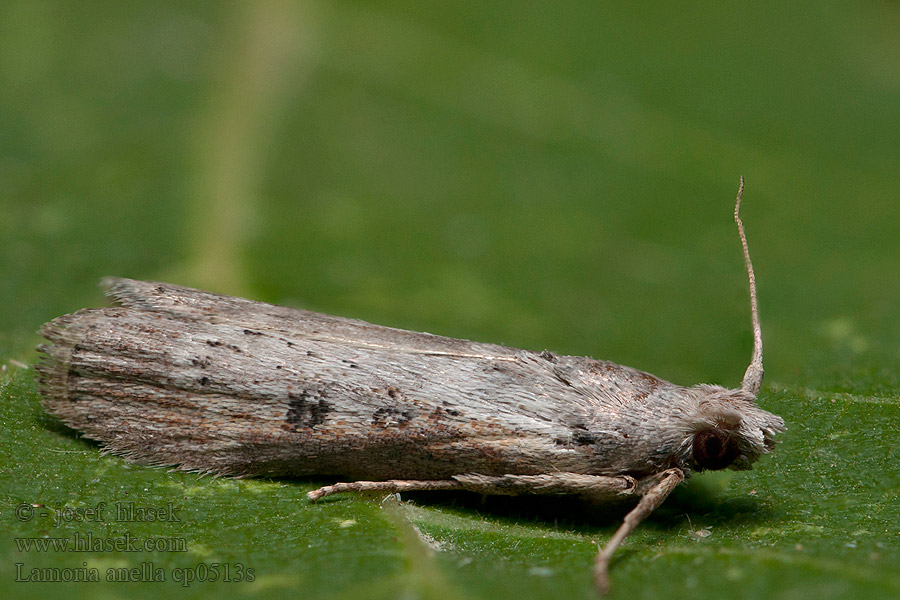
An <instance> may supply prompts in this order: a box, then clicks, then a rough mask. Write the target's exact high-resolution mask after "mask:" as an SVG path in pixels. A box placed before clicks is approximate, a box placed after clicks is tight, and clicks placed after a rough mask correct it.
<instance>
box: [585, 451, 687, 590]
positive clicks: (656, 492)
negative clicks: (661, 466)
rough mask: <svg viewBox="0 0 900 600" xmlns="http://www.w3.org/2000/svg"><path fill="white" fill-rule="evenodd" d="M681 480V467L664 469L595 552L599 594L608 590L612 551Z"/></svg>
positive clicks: (595, 576) (596, 579) (682, 474)
mask: <svg viewBox="0 0 900 600" xmlns="http://www.w3.org/2000/svg"><path fill="white" fill-rule="evenodd" d="M682 481H684V473H683V472H682V471H681V469H669V470H668V471H664V472H663V473H662V478H661V479H660V480H659V482H658V483H657V484H656V485H654V486H653V487H651V488H650V489H648V490H647V491H646V492H644V494H643V496H641V499H640V501H639V502H638V503H637V506H635V507H634V508H633V509H632V510H631V512H629V513H628V514H627V515H625V520H624V521H623V522H622V524H621V525H620V526H619V529H618V530H616V533H615V534H614V535H613V536H612V538H610V540H609V541H608V542H607V543H606V546H604V547H603V548H602V549H601V550H600V551H599V552H598V553H597V557H596V558H595V559H594V585H596V586H597V591H598V592H599V593H600V594H601V595H603V594H606V592H608V591H609V561H610V558H612V555H613V552H615V551H616V548H618V547H619V546H620V545H621V544H622V542H623V541H624V540H625V538H626V537H628V534H630V533H631V532H632V531H634V529H635V527H637V526H638V525H639V524H640V522H641V521H643V520H644V519H645V518H647V516H648V515H650V513H652V512H653V511H654V510H656V509H657V507H659V505H660V504H662V503H663V501H664V500H665V499H666V498H667V497H668V496H669V494H670V493H672V490H674V489H675V488H676V487H677V486H678V484H679V483H681V482H682Z"/></svg>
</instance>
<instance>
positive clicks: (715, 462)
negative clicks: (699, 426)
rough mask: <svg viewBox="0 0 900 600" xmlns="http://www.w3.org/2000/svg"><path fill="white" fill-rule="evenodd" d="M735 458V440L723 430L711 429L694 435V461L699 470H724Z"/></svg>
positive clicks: (736, 446)
mask: <svg viewBox="0 0 900 600" xmlns="http://www.w3.org/2000/svg"><path fill="white" fill-rule="evenodd" d="M737 457H738V443H737V440H736V439H734V438H733V437H732V436H731V435H729V433H728V432H727V431H725V430H724V429H719V428H718V427H713V428H712V429H704V430H703V431H700V432H698V433H696V434H694V461H696V463H697V465H698V466H699V467H700V468H701V469H708V470H710V471H717V470H719V469H724V468H725V467H727V466H728V465H730V464H731V463H733V462H734V459H736V458H737Z"/></svg>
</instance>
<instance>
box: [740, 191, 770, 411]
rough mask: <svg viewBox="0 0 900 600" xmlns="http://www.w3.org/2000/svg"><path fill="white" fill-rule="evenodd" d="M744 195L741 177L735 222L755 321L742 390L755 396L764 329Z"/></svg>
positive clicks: (751, 312)
mask: <svg viewBox="0 0 900 600" xmlns="http://www.w3.org/2000/svg"><path fill="white" fill-rule="evenodd" d="M743 193H744V176H743V175H741V185H740V187H739V188H738V193H737V201H736V202H735V203H734V222H735V223H737V226H738V233H739V234H740V236H741V246H743V248H744V264H746V265H747V279H749V281H750V317H751V319H752V320H753V356H752V357H751V359H750V366H748V367H747V371H746V372H745V373H744V380H743V381H742V382H741V389H742V390H744V391H745V392H750V393H751V394H753V395H754V396H756V395H757V394H758V393H759V386H760V385H762V379H763V372H764V371H763V362H762V329H761V328H760V326H759V306H758V305H757V303H756V276H755V275H754V274H753V263H752V262H750V248H749V247H748V246H747V234H745V233H744V224H743V222H741V195H742V194H743Z"/></svg>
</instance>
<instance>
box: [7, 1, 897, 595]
mask: <svg viewBox="0 0 900 600" xmlns="http://www.w3.org/2000/svg"><path fill="white" fill-rule="evenodd" d="M741 174H743V175H744V176H745V177H746V180H747V188H746V192H745V195H744V200H745V205H744V210H743V216H744V221H745V224H746V226H747V229H748V236H749V238H750V239H749V241H750V248H751V253H752V256H753V258H754V263H755V266H756V270H757V278H758V282H759V293H760V306H761V313H762V314H761V316H762V322H763V328H764V332H763V333H764V337H765V341H766V354H765V358H766V368H767V379H766V384H765V386H764V389H763V392H762V393H761V396H760V403H761V404H762V405H763V406H765V407H766V408H768V409H770V410H773V411H776V412H779V414H782V415H783V416H784V417H785V420H786V421H787V423H788V427H789V430H788V432H787V433H786V434H785V435H784V436H783V439H784V443H783V444H782V445H781V446H780V447H779V448H778V449H777V451H776V453H775V454H774V455H773V456H771V457H767V458H766V459H764V460H763V461H762V462H761V463H760V464H759V468H757V469H756V470H754V471H752V472H748V473H738V474H733V473H725V474H709V475H704V476H703V477H698V478H696V480H694V481H692V482H691V483H690V485H688V486H687V487H686V488H685V489H684V490H681V491H680V492H679V494H678V495H677V496H676V497H675V498H674V499H673V502H672V503H671V504H672V506H670V507H668V508H667V509H666V510H662V511H660V513H659V514H658V515H656V516H654V517H653V518H652V519H651V520H650V522H648V523H646V524H645V525H644V526H642V528H641V530H640V531H639V532H638V533H637V534H635V535H634V536H633V537H632V538H631V539H629V541H628V542H627V544H626V547H625V548H624V549H623V551H622V552H621V553H620V556H619V558H618V559H617V560H616V561H615V562H614V565H613V586H614V589H613V597H630V598H637V597H648V598H649V597H666V596H669V595H671V596H672V597H675V596H684V595H685V594H691V596H692V597H696V598H702V597H706V595H709V596H711V597H721V596H722V595H728V596H732V597H748V598H753V597H760V598H761V597H766V598H801V597H811V596H813V595H815V596H818V597H821V598H838V597H851V596H852V595H853V594H858V595H859V597H867V598H872V597H879V598H881V597H891V596H893V597H898V596H900V576H898V575H897V574H896V573H898V572H900V553H898V544H900V534H898V529H900V507H898V505H900V467H898V460H897V459H898V453H897V450H896V448H897V447H898V445H900V428H898V426H897V423H898V418H900V392H898V390H900V376H898V368H897V367H898V358H900V331H898V323H900V303H898V298H900V277H898V271H900V268H898V267H900V235H898V234H900V202H898V183H900V7H898V5H897V4H896V3H889V2H875V3H872V2H858V3H850V2H846V3H825V4H823V3H813V2H798V3H774V2H768V3H753V4H752V5H751V4H744V5H740V6H735V5H732V4H726V3H711V2H706V3H693V4H678V5H674V4H671V3H661V2H660V3H641V4H640V5H638V6H630V5H619V4H612V3H610V4H602V5H599V4H598V3H594V2H565V3H557V4H549V3H532V2H493V3H484V2H468V1H457V2H431V3H420V4H417V5H414V6H410V5H409V4H408V3H400V2H289V1H277V0H271V1H265V2H263V1H259V2H195V3H183V2H160V1H157V2H153V3H139V2H118V1H115V2H113V1H109V2H90V3H64V2H46V1H40V0H37V1H34V0H32V1H24V0H10V1H6V2H4V3H3V4H2V6H0V244H2V253H0V273H2V280H0V306H2V310H0V359H2V361H3V363H4V366H3V369H4V371H3V373H2V375H0V377H2V379H0V385H2V399H0V424H2V428H3V434H2V435H3V437H2V438H0V439H2V442H0V445H2V448H3V455H2V456H3V462H4V464H2V465H0V497H2V498H3V505H2V508H3V510H2V514H0V518H2V519H3V523H4V531H9V532H11V533H9V534H5V535H7V539H4V540H2V542H0V577H2V580H3V581H4V582H5V583H4V587H5V588H6V590H7V591H6V593H7V594H10V593H11V594H12V595H13V596H14V597H30V596H34V597H37V596H41V597H47V595H51V596H53V595H62V594H65V595H66V596H69V597H81V595H85V596H88V595H89V596H91V597H122V596H125V595H129V596H133V595H138V596H141V595H147V596H155V595H157V594H159V593H166V594H170V595H173V596H177V597H189V596H192V595H194V596H203V595H208V594H209V593H212V592H215V593H217V594H225V595H235V596H242V597H256V596H262V595H265V594H267V593H275V592H279V593H292V594H293V595H301V596H303V597H341V598H357V597H359V598H362V597H376V596H377V597H439V598H443V597H447V598H486V597H497V598H505V597H514V596H521V595H522V594H523V593H524V594H527V595H529V596H531V597H547V598H549V597H557V596H558V595H560V594H568V595H569V596H571V597H590V594H591V587H590V577H589V565H590V561H591V557H592V555H593V553H594V550H595V546H594V544H593V542H594V541H596V542H603V541H604V540H605V539H607V538H608V537H609V535H610V534H611V533H612V531H613V530H614V528H615V525H616V522H617V519H618V518H619V517H620V516H621V513H616V514H614V515H612V516H603V514H606V513H604V511H602V510H601V511H599V512H600V513H603V514H601V515H600V516H596V513H597V511H593V512H592V511H591V510H586V509H585V507H583V506H581V505H577V504H576V505H574V506H573V505H572V504H568V503H563V504H560V505H559V506H560V507H561V508H559V509H558V510H556V511H555V512H554V509H553V507H552V506H550V507H548V506H547V505H546V504H545V503H542V502H540V501H538V502H536V503H535V504H529V503H527V502H517V503H513V504H512V506H508V505H506V504H499V505H498V504H492V503H491V502H492V501H490V500H489V501H487V502H488V503H487V504H486V505H480V504H478V501H477V500H475V501H474V503H473V501H472V500H471V499H467V498H460V497H457V496H449V497H444V496H441V497H439V498H438V499H437V500H434V499H432V497H428V496H414V499H415V500H416V503H415V505H405V504H404V505H401V506H400V507H396V506H394V507H391V506H385V507H381V506H380V505H379V504H377V503H373V502H371V501H368V500H364V499H363V500H361V499H355V498H350V497H341V498H340V499H339V500H336V501H334V502H330V503H324V504H322V505H316V506H313V507H310V506H308V505H307V504H306V503H305V502H304V501H303V500H302V499H301V497H302V495H303V492H305V491H306V490H308V489H312V488H313V487H315V482H312V483H310V482H297V483H284V482H268V481H220V480H211V479H208V478H199V477H196V476H193V475H190V474H173V473H167V472H165V471H163V470H160V469H147V468H142V467H137V466H134V465H131V464H127V463H125V462H123V461H121V460H119V459H116V458H109V457H105V458H104V457H100V456H99V454H98V452H97V449H96V447H94V446H92V445H90V444H88V443H85V442H83V441H82V440H80V439H78V438H76V437H75V436H73V435H72V434H71V432H67V431H65V430H62V429H61V428H59V427H58V426H57V425H56V424H55V423H54V422H53V421H52V420H50V419H48V418H46V417H44V416H43V415H42V413H41V410H40V407H39V403H38V399H37V394H36V390H35V386H34V384H33V381H32V379H33V375H32V372H31V370H30V369H28V368H25V365H28V364H30V363H32V362H33V361H34V359H35V357H36V354H35V352H34V350H33V348H34V346H35V344H36V343H38V337H37V335H36V334H35V333H34V332H35V331H36V329H37V328H38V327H39V326H40V324H41V323H43V322H45V321H47V320H49V319H51V318H53V317H55V316H58V315H60V314H63V313H66V312H72V311H74V310H76V309H78V308H81V307H84V306H98V305H102V304H103V302H104V301H103V299H102V297H101V295H100V292H99V291H98V289H97V287H96V283H97V282H98V280H99V278H100V277H102V276H104V275H118V276H126V277H134V278H144V279H160V280H167V281H172V282H175V283H181V284H185V285H191V286H196V287H203V288H207V289H212V290H216V291H221V292H225V293H231V294H236V295H244V296H249V297H252V298H255V299H260V300H266V301H270V302H276V303H281V304H289V305H293V306H298V307H304V308H309V309H313V310H319V311H322V312H328V313H332V314H338V315H343V316H350V317H358V318H363V319H366V320H369V321H373V322H377V323H381V324H386V325H392V326H396V327H403V328H409V329H416V330H426V331H431V332H435V333H441V334H445V335H450V336H454V337H464V338H470V339H476V340H479V341H491V342H497V343H504V344H509V345H514V346H520V347H525V348H530V349H535V350H541V349H544V348H550V349H552V350H554V351H558V352H563V353H568V354H579V355H593V356H595V357H598V358H605V359H609V360H614V361H616V362H619V363H622V364H628V365H630V366H634V367H637V368H641V369H645V370H648V371H650V372H653V373H655V374H657V375H660V376H662V377H665V378H668V379H671V380H673V381H675V382H677V383H683V384H691V383H696V382H700V381H704V382H714V383H722V384H725V385H729V386H736V385H738V384H739V382H740V378H741V376H742V375H743V370H744V368H745V367H746V364H747V361H748V359H749V356H750V349H751V337H750V319H749V310H748V300H747V284H746V276H745V273H744V270H743V264H742V259H741V254H740V245H739V242H738V238H737V234H736V231H735V227H734V223H733V221H732V217H731V210H732V206H733V200H734V195H735V192H736V190H737V184H738V176H739V175H741ZM10 361H12V362H10ZM123 498H126V499H128V500H129V501H134V502H136V503H137V504H138V505H140V506H160V505H162V506H164V505H165V504H166V502H167V501H169V500H171V499H172V498H175V499H176V501H177V503H178V504H179V506H182V507H184V510H185V512H189V513H190V518H188V519H186V521H188V522H187V523H186V524H183V526H182V528H181V529H178V530H177V534H178V535H182V536H188V539H189V540H190V542H189V545H190V548H191V552H189V553H188V554H187V555H178V554H173V553H158V554H154V555H153V556H152V559H153V560H154V561H155V563H156V564H158V565H163V566H165V568H166V569H170V568H173V567H174V566H178V565H181V566H182V567H183V566H185V565H191V564H197V563H198V562H204V561H205V562H207V563H209V562H213V561H215V560H218V561H219V562H223V561H230V562H231V563H235V562H243V563H244V564H246V565H249V566H251V567H252V568H255V570H256V573H257V578H256V581H255V582H253V583H241V584H236V583H235V584H229V585H225V584H218V583H217V584H209V583H207V584H199V583H198V584H196V585H193V586H190V587H181V586H178V585H177V584H174V583H168V584H153V583H145V584H102V583H100V584H80V585H66V584H36V583H23V582H19V583H14V584H10V583H9V581H10V580H11V579H13V578H15V576H16V567H15V563H17V562H23V563H25V564H27V565H28V566H29V568H30V567H32V566H47V565H50V566H73V565H74V566H81V564H82V562H87V563H89V564H91V565H93V564H95V563H96V564H97V565H100V566H107V565H109V564H113V565H117V566H121V565H138V564H140V563H141V562H142V561H145V560H149V559H147V558H146V556H145V555H144V554H143V553H138V554H136V555H124V554H119V555H112V556H109V555H103V554H101V555H95V554H90V555H74V556H73V555H70V554H65V553H37V552H23V551H21V550H20V549H17V547H16V546H15V544H14V543H13V537H15V536H41V535H51V536H52V535H66V532H68V533H69V534H71V533H72V532H73V531H80V532H83V531H85V530H86V529H85V528H86V527H89V526H88V524H73V525H71V527H70V529H66V528H65V527H62V528H54V527H50V526H48V523H47V522H46V521H42V522H41V523H36V522H35V521H31V522H23V521H20V520H17V519H16V518H15V517H14V514H13V509H14V507H15V506H16V505H18V504H20V503H29V504H31V503H33V504H43V505H47V506H52V507H55V508H56V509H60V508H63V507H83V506H88V505H91V504H92V503H93V504H96V502H100V501H106V502H113V501H116V500H120V499H123ZM686 515H689V516H690V518H691V523H690V524H689V523H688V521H687V519H686ZM348 523H349V524H348ZM90 526H91V527H93V526H96V527H98V528H99V529H98V530H97V533H96V535H98V536H99V535H102V536H107V537H109V536H111V535H113V534H114V533H115V532H116V531H117V530H116V527H115V524H109V523H107V524H105V525H104V524H96V523H95V524H91V525H90ZM143 527H144V528H142V527H141V526H137V525H136V526H135V527H134V528H133V532H134V535H176V533H173V532H172V531H170V530H169V529H166V528H165V527H161V526H160V524H143ZM704 527H708V528H709V529H706V530H704V529H703V528H704ZM72 528H74V529H72ZM129 531H132V529H129ZM697 531H707V532H711V533H712V535H709V536H705V537H704V536H698V535H695V533H696V532H697ZM60 532H62V533H60ZM692 532H693V533H692ZM119 533H121V531H119ZM429 548H431V549H430V550H429ZM435 548H439V549H440V550H439V551H438V550H435ZM161 586H166V587H161ZM163 590H165V591H163Z"/></svg>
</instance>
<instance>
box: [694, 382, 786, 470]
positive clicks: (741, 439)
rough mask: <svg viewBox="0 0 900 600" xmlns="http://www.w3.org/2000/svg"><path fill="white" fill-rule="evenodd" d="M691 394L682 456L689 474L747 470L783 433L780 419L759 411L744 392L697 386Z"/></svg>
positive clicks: (751, 398) (769, 449) (752, 400)
mask: <svg viewBox="0 0 900 600" xmlns="http://www.w3.org/2000/svg"><path fill="white" fill-rule="evenodd" d="M691 391H692V392H693V393H694V403H693V406H694V411H693V414H692V415H691V418H690V430H689V436H688V438H687V440H686V443H685V447H683V454H682V456H683V457H684V459H685V461H686V462H687V463H688V464H689V465H690V466H691V468H692V470H696V471H703V470H709V471H717V470H720V469H725V468H732V469H749V468H750V467H751V466H752V464H753V463H754V462H756V460H757V459H758V458H759V457H760V456H761V455H763V454H766V453H767V452H769V451H771V450H772V448H774V447H775V436H776V435H777V434H778V433H780V432H782V431H784V421H783V420H782V419H781V417H779V416H777V415H773V414H772V413H770V412H767V411H765V410H763V409H761V408H759V407H758V406H757V405H756V401H755V400H756V399H755V397H754V396H753V394H750V393H749V392H747V391H745V390H728V389H725V388H722V387H719V386H712V385H699V386H695V387H693V388H691Z"/></svg>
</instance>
